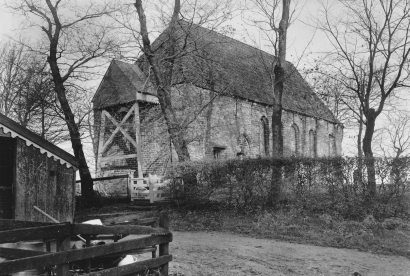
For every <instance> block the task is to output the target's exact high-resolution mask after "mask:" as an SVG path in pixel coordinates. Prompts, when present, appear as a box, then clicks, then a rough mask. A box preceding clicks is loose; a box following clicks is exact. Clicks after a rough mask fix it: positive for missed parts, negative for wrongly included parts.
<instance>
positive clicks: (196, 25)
mask: <svg viewBox="0 0 410 276" xmlns="http://www.w3.org/2000/svg"><path fill="white" fill-rule="evenodd" d="M179 21H181V22H184V23H188V24H190V25H191V26H192V25H193V26H195V27H198V28H201V29H203V30H205V31H208V32H214V33H215V34H217V35H219V36H222V37H224V38H228V39H230V40H232V41H234V42H238V43H240V44H243V45H244V46H246V47H249V48H252V49H254V50H257V51H260V52H262V53H264V54H266V55H269V56H271V57H273V58H275V59H276V58H277V57H276V56H275V55H273V54H271V53H268V52H267V51H265V50H262V49H260V48H258V47H256V46H253V45H250V44H248V43H245V42H243V41H240V40H239V39H236V38H233V37H231V36H228V35H225V34H222V33H220V32H218V31H216V30H215V29H208V28H205V27H203V26H201V25H199V24H196V23H191V22H188V21H186V20H183V19H180V20H179ZM285 61H286V62H287V63H290V64H292V65H293V66H294V64H293V63H292V62H290V61H288V60H285Z"/></svg>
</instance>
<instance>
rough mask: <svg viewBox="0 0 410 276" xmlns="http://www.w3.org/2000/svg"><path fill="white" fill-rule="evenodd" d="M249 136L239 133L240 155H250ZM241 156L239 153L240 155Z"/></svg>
mask: <svg viewBox="0 0 410 276" xmlns="http://www.w3.org/2000/svg"><path fill="white" fill-rule="evenodd" d="M249 144H250V143H249V137H248V135H246V134H245V133H244V134H242V135H239V137H238V140H237V150H238V152H237V154H240V155H245V156H249V148H250V145H249ZM238 156H239V155H238Z"/></svg>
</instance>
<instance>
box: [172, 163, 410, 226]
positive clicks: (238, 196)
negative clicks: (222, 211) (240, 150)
mask: <svg viewBox="0 0 410 276" xmlns="http://www.w3.org/2000/svg"><path fill="white" fill-rule="evenodd" d="M375 168H376V174H377V175H376V179H377V183H378V185H377V187H378V188H377V196H376V198H375V200H374V201H369V200H368V197H367V175H366V170H365V166H364V160H359V159H357V158H318V159H311V158H283V159H275V158H259V159H245V160H237V159H234V160H225V161H220V160H208V161H201V162H199V161H197V162H187V163H181V164H179V165H178V166H177V167H175V169H174V171H173V172H172V173H171V174H170V175H169V177H170V178H171V179H172V181H171V183H172V184H171V185H170V192H171V194H172V195H173V196H174V197H176V198H178V199H179V200H180V201H181V202H182V203H183V204H184V205H186V206H190V207H195V208H202V207H206V206H212V205H215V204H218V205H223V206H224V207H227V208H235V209H238V210H259V209H264V208H267V207H268V206H269V203H270V201H271V196H272V190H273V187H274V185H276V184H278V183H274V179H277V178H273V176H272V174H273V172H274V171H275V172H276V173H277V172H278V171H279V173H280V174H281V177H280V183H279V185H280V186H281V187H280V191H281V196H280V197H279V199H278V201H279V202H277V203H278V205H279V206H280V207H282V208H292V209H298V210H302V211H305V212H309V213H319V214H323V213H329V214H332V215H337V216H343V217H345V218H350V219H357V220H361V219H363V218H364V217H365V216H366V215H369V214H371V215H373V216H374V217H375V218H376V219H380V218H385V217H389V216H395V217H399V216H402V217H405V216H408V215H409V212H410V205H409V204H410V203H409V183H408V180H407V171H408V170H409V168H410V162H409V160H408V159H403V160H399V159H375ZM187 179H195V181H186V180H187Z"/></svg>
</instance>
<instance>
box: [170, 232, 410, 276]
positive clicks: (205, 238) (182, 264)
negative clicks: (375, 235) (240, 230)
mask: <svg viewBox="0 0 410 276" xmlns="http://www.w3.org/2000/svg"><path fill="white" fill-rule="evenodd" d="M170 252H171V254H172V255H173V261H172V262H171V264H170V272H172V273H180V274H179V275H184V276H191V275H192V276H194V275H195V276H200V275H221V276H222V275H223V276H225V275H235V276H242V275H353V273H354V272H359V273H360V274H361V275H363V276H367V275H377V276H385V275H386V276H387V275H389V276H390V275H395V276H399V275H409V276H410V260H408V259H406V258H404V257H396V256H385V255H376V254H371V253H364V252H359V251H356V250H350V249H336V248H331V247H319V246H312V245H300V244H293V243H286V242H277V241H273V240H264V239H255V238H249V237H242V236H238V235H235V234H229V233H220V232H210V233H208V232H174V241H173V242H172V243H171V245H170ZM171 275H172V274H171Z"/></svg>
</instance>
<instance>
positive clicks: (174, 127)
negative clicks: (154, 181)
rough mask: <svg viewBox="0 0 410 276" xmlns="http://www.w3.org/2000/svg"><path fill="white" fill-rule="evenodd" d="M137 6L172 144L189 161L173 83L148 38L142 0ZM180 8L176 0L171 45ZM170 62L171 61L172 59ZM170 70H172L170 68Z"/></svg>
mask: <svg viewBox="0 0 410 276" xmlns="http://www.w3.org/2000/svg"><path fill="white" fill-rule="evenodd" d="M135 7H136V9H137V13H138V17H139V22H140V25H141V26H140V27H141V37H142V43H143V50H144V54H145V56H146V58H147V60H148V63H149V65H150V66H151V70H152V72H153V78H154V81H155V85H156V87H157V94H158V100H159V104H160V106H161V111H162V114H163V115H164V118H165V122H166V124H167V129H168V133H169V135H170V137H171V141H172V144H173V145H174V148H175V151H176V153H177V155H178V160H179V161H180V162H184V161H188V160H190V156H189V152H188V145H187V143H186V141H185V139H184V133H185V131H184V129H183V127H182V126H181V124H180V123H179V122H178V119H177V116H176V112H175V110H174V108H173V106H172V102H171V85H172V84H171V83H169V84H167V82H166V80H165V76H163V74H162V73H161V70H160V65H159V64H158V60H156V59H155V58H154V56H155V53H154V52H153V51H152V49H151V42H150V40H149V38H148V29H147V22H146V18H145V12H144V9H143V8H142V2H141V0H136V1H135ZM180 8H181V7H180V1H179V0H175V7H174V13H173V16H172V20H171V22H170V28H169V32H170V41H171V45H170V46H169V47H174V46H175V45H173V44H174V43H175V42H173V31H174V27H175V24H176V22H177V19H178V14H179V11H180ZM171 56H172V55H171ZM168 62H169V63H171V62H170V60H169V61H168ZM171 66H172V65H171ZM168 71H170V72H172V70H168ZM171 80H172V77H171V76H169V81H168V82H171Z"/></svg>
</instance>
